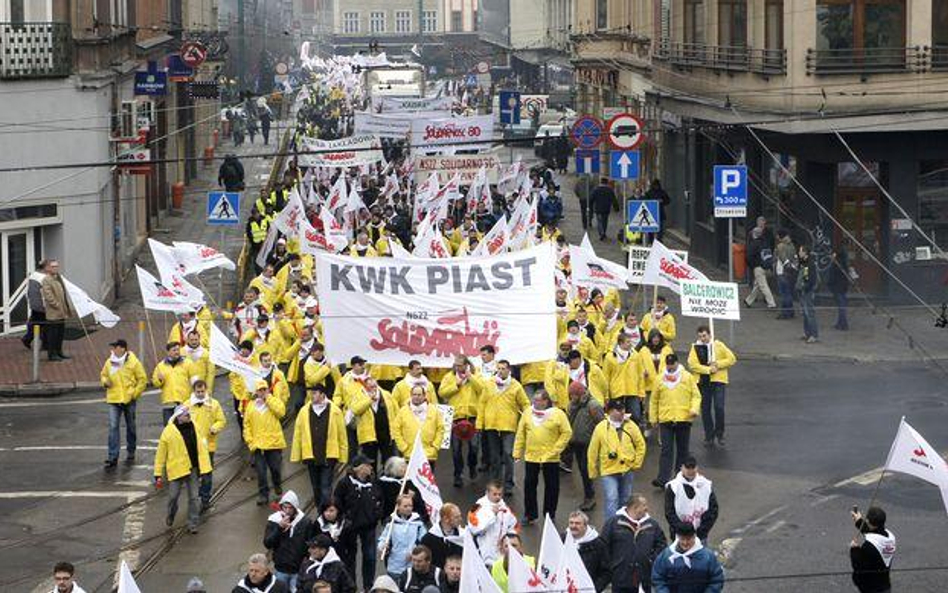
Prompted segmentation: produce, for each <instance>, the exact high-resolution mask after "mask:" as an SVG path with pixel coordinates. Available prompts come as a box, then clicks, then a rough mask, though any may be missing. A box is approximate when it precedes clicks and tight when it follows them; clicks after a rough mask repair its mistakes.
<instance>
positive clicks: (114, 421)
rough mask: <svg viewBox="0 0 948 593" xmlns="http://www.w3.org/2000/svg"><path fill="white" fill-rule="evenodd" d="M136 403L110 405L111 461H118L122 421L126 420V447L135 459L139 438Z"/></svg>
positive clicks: (109, 456) (130, 455)
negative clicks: (136, 422)
mask: <svg viewBox="0 0 948 593" xmlns="http://www.w3.org/2000/svg"><path fill="white" fill-rule="evenodd" d="M136 403H137V402H136V401H135V400H132V401H130V402H128V403H127V404H109V453H108V458H109V461H116V460H118V457H119V449H121V421H122V418H124V419H125V447H126V451H128V456H129V457H135V446H136V444H137V443H138V436H137V432H136V430H135V428H136V427H135V407H136Z"/></svg>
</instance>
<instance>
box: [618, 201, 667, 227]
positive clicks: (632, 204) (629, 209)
mask: <svg viewBox="0 0 948 593" xmlns="http://www.w3.org/2000/svg"><path fill="white" fill-rule="evenodd" d="M625 219H626V224H627V225H629V230H630V231H632V232H638V233H657V232H658V231H660V230H661V229H662V222H661V215H660V214H659V206H658V200H629V201H628V202H627V203H626V215H625Z"/></svg>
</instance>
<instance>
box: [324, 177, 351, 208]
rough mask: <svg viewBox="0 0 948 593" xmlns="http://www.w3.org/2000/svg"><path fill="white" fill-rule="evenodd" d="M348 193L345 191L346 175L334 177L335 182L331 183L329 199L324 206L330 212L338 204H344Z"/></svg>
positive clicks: (337, 206)
mask: <svg viewBox="0 0 948 593" xmlns="http://www.w3.org/2000/svg"><path fill="white" fill-rule="evenodd" d="M348 197H349V194H348V192H347V191H346V176H345V175H343V174H340V175H339V177H338V178H336V182H335V183H333V184H332V189H330V190H329V200H327V202H326V207H327V208H329V211H330V212H335V211H336V209H338V208H339V207H340V206H344V205H345V204H346V201H347V200H348Z"/></svg>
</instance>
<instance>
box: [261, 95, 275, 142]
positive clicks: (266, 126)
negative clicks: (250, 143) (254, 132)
mask: <svg viewBox="0 0 948 593" xmlns="http://www.w3.org/2000/svg"><path fill="white" fill-rule="evenodd" d="M271 123H273V112H272V111H270V108H269V107H268V106H267V105H266V104H264V106H263V108H262V110H261V111H260V133H261V134H262V135H263V144H264V145H267V144H270V124H271Z"/></svg>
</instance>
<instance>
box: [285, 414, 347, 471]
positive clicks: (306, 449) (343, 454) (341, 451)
mask: <svg viewBox="0 0 948 593" xmlns="http://www.w3.org/2000/svg"><path fill="white" fill-rule="evenodd" d="M311 403H312V402H311V401H310V400H309V398H307V400H306V406H305V407H304V408H302V409H300V411H299V414H297V415H296V424H295V425H294V426H293V446H292V448H291V450H290V461H292V462H293V463H300V462H302V461H306V460H308V459H312V458H313V457H314V455H313V433H312V432H311V429H310V423H309V410H310V404H311ZM326 409H327V410H328V411H329V434H327V435H326V459H335V460H337V461H339V463H345V462H347V461H349V439H348V437H347V436H346V421H345V419H344V418H343V415H342V410H340V409H339V406H337V405H336V404H334V403H332V402H328V406H327V408H326ZM324 413H325V412H324Z"/></svg>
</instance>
